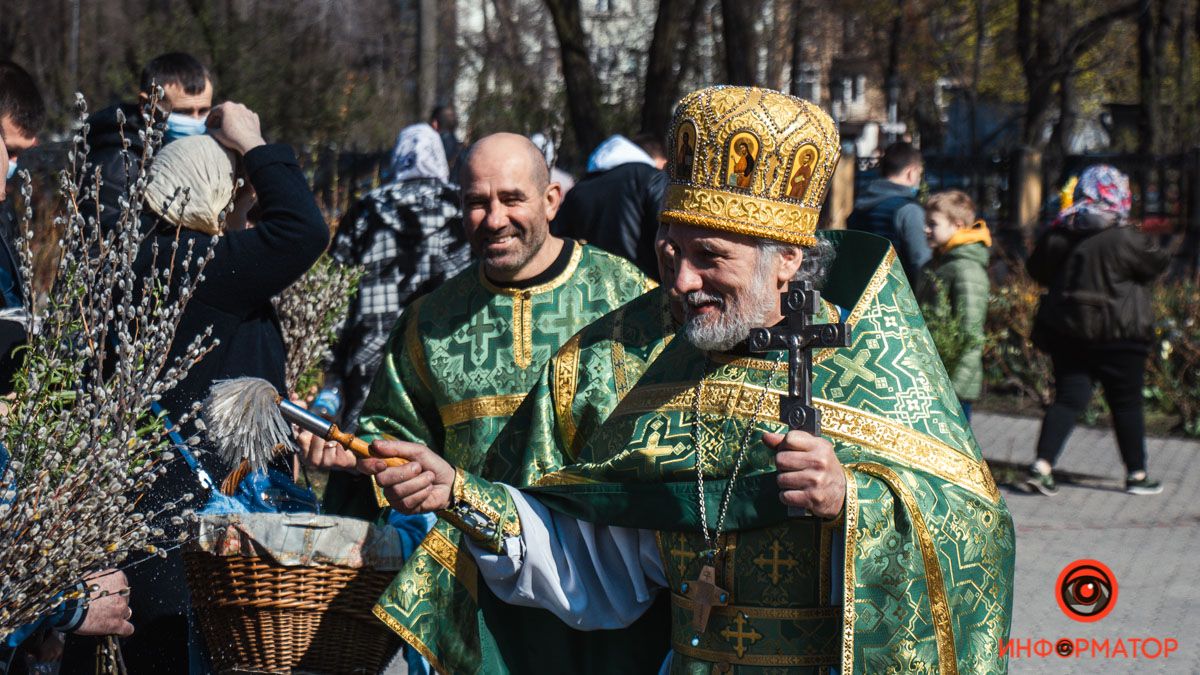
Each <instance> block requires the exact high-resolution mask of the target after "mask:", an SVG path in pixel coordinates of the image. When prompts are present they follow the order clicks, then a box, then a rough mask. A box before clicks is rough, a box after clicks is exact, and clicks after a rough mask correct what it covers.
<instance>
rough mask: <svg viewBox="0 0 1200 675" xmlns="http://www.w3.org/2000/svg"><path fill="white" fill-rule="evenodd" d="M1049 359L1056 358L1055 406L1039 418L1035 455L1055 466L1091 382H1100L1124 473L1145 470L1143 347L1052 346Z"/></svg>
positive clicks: (1089, 394)
mask: <svg viewBox="0 0 1200 675" xmlns="http://www.w3.org/2000/svg"><path fill="white" fill-rule="evenodd" d="M1050 359H1051V361H1053V362H1054V405H1052V406H1050V408H1049V409H1048V410H1047V411H1046V417H1045V419H1043V420H1042V433H1041V435H1040V436H1039V437H1038V445H1037V456H1038V459H1044V460H1046V461H1047V462H1049V463H1050V465H1051V466H1053V465H1054V462H1055V460H1057V459H1058V455H1059V454H1060V453H1061V452H1062V449H1063V445H1065V444H1066V442H1067V437H1068V436H1070V435H1071V430H1072V429H1074V428H1075V421H1076V420H1077V419H1078V418H1079V415H1080V414H1081V413H1083V411H1084V409H1085V408H1087V405H1088V402H1089V401H1090V400H1091V398H1092V384H1093V382H1095V381H1097V380H1098V381H1099V382H1100V386H1101V387H1103V388H1104V400H1105V401H1107V402H1108V407H1109V410H1111V411H1112V420H1113V430H1114V431H1115V432H1116V435H1117V447H1118V448H1120V450H1121V460H1122V461H1123V462H1125V470H1126V472H1127V473H1133V472H1134V471H1145V470H1146V422H1145V418H1144V417H1143V412H1142V384H1143V382H1144V381H1145V378H1146V351H1145V350H1144V349H1135V348H1128V349H1117V348H1100V347H1084V346H1076V347H1075V348H1073V349H1069V348H1063V349H1056V350H1053V351H1051V352H1050Z"/></svg>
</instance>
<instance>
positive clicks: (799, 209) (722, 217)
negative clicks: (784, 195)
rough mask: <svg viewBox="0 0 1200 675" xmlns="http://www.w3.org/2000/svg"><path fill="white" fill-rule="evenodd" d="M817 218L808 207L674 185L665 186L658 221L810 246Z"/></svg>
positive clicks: (813, 210)
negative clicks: (664, 195) (664, 196)
mask: <svg viewBox="0 0 1200 675" xmlns="http://www.w3.org/2000/svg"><path fill="white" fill-rule="evenodd" d="M820 216H821V212H820V210H818V209H814V208H812V207H808V206H800V205H799V204H788V203H785V202H780V201H776V200H774V199H763V198H761V197H753V196H750V195H742V194H736V193H733V192H726V191H725V190H714V189H712V188H697V187H690V186H687V185H680V184H678V183H676V184H673V185H670V186H668V187H667V195H666V199H665V200H664V201H663V210H662V212H661V213H660V214H659V216H658V218H659V220H661V221H664V222H669V223H670V222H674V223H679V224H681V225H692V226H696V227H705V228H710V229H716V230H723V231H726V232H733V233H734V234H741V235H746V236H749V237H763V238H766V239H772V240H774V241H782V242H784V243H788V244H796V245H799V246H812V245H814V244H816V243H817V239H816V236H815V234H814V233H815V232H816V231H817V220H818V218H820Z"/></svg>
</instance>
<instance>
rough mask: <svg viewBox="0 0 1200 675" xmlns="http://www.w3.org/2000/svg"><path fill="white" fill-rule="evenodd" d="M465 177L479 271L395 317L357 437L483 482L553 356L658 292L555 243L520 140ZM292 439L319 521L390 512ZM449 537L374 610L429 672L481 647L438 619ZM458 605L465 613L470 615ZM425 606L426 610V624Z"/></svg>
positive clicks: (484, 153)
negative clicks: (493, 451) (500, 440)
mask: <svg viewBox="0 0 1200 675" xmlns="http://www.w3.org/2000/svg"><path fill="white" fill-rule="evenodd" d="M461 178H462V200H463V223H464V226H465V228H466V234H467V238H468V240H469V241H470V243H471V250H472V252H473V253H474V256H475V258H476V261H475V262H474V263H473V264H472V265H470V266H469V267H467V268H466V269H465V270H464V271H463V272H461V273H459V274H458V275H457V276H455V277H453V278H452V279H450V280H449V281H447V282H446V283H445V284H443V285H442V286H441V287H439V288H437V289H436V290H434V291H432V292H431V293H429V294H428V295H426V296H425V297H423V298H421V299H420V300H417V301H416V302H415V303H414V304H412V305H410V306H409V307H408V309H407V310H405V312H404V313H403V314H402V315H401V316H400V319H399V321H398V322H397V323H396V326H395V328H393V329H392V333H391V336H390V337H389V339H388V344H387V346H386V347H385V349H384V359H383V363H382V364H381V365H380V368H379V371H378V372H377V373H376V375H375V379H374V381H373V383H372V385H371V391H370V393H369V394H368V395H367V400H366V402H365V403H364V404H363V409H362V412H361V414H360V416H359V420H358V430H359V435H360V436H362V437H363V438H364V439H366V440H368V441H371V440H374V439H377V438H396V439H400V440H405V441H412V442H415V443H421V444H423V445H427V446H429V447H430V448H432V449H434V450H435V451H436V452H438V453H439V454H441V455H442V456H443V457H445V458H446V459H447V460H449V461H450V462H451V463H452V464H454V465H455V466H461V467H463V468H464V470H467V471H481V470H483V460H484V456H485V453H486V452H487V449H488V447H489V446H490V445H491V443H492V440H493V439H495V437H496V435H497V434H498V433H499V432H500V430H501V429H502V428H504V425H505V424H506V423H507V422H508V419H509V417H510V416H511V415H512V414H513V412H515V411H516V409H517V407H518V406H519V405H520V403H521V401H522V400H523V399H524V398H525V395H526V394H527V393H528V392H529V390H530V389H531V388H532V387H533V385H534V384H535V383H536V382H537V380H538V376H539V375H540V372H541V370H542V367H543V366H544V365H545V364H546V361H547V360H549V358H550V356H551V355H552V354H554V353H555V352H557V351H558V349H559V348H560V347H561V346H562V345H563V344H564V343H565V342H566V341H567V340H568V339H569V338H571V336H572V335H574V334H575V333H576V332H577V331H578V330H579V329H581V328H583V327H584V326H586V325H587V324H589V323H591V322H592V321H593V320H595V319H597V318H599V317H601V316H603V315H604V314H607V313H608V312H610V311H612V310H614V309H616V308H617V307H619V306H621V305H623V304H625V303H626V302H628V301H629V300H632V299H634V298H636V297H638V296H639V295H641V294H642V293H644V292H646V291H648V290H649V289H650V288H652V287H653V282H652V281H649V280H648V279H647V278H646V277H645V275H643V274H642V273H641V272H639V271H638V270H637V268H636V267H634V266H633V265H632V264H630V263H629V262H627V261H626V260H624V259H622V258H618V257H616V256H613V255H610V254H608V253H605V252H604V251H601V250H599V249H597V248H593V247H591V246H585V245H583V244H580V243H578V242H575V241H573V240H571V239H560V238H558V237H553V236H551V235H550V221H551V220H552V219H553V218H554V214H555V213H556V212H557V211H558V206H559V203H560V201H561V198H562V190H561V188H560V187H559V185H558V184H557V183H553V182H551V181H550V175H549V171H548V169H547V168H546V161H545V159H544V158H543V157H542V154H541V152H539V151H538V149H537V148H536V147H535V146H534V145H533V143H531V142H530V141H529V139H527V138H525V137H524V136H520V135H517V134H495V135H492V136H487V137H485V138H483V139H481V140H479V141H478V142H477V143H475V145H474V146H472V147H471V149H470V150H469V151H468V152H467V154H466V156H465V157H464V158H463V169H462V177H461ZM300 442H301V445H302V446H303V447H304V448H305V459H306V460H307V461H308V463H309V464H310V465H313V466H316V467H320V468H326V469H333V470H335V472H334V475H333V476H332V477H331V479H330V486H329V489H328V490H327V493H326V499H325V506H326V509H327V511H328V512H330V513H338V514H341V515H351V516H357V517H360V518H367V519H375V518H377V517H379V516H380V515H381V513H382V507H383V506H386V502H383V501H382V500H381V498H380V497H379V496H378V495H377V492H376V491H375V490H374V489H373V486H372V483H371V479H370V478H367V477H364V476H362V475H361V474H359V473H358V472H357V470H356V468H355V461H354V457H353V455H351V454H350V453H349V452H347V451H345V450H343V449H341V448H340V447H339V446H337V445H336V444H325V443H324V442H322V441H321V440H320V439H315V438H313V437H312V436H311V435H309V434H302V435H301V437H300ZM388 517H389V518H390V519H391V520H392V521H393V523H394V524H398V525H400V526H401V527H402V531H406V532H409V533H411V532H413V530H414V527H413V525H414V524H413V522H412V521H407V522H406V521H403V520H402V517H400V516H398V515H397V514H394V513H392V514H388ZM417 518H420V517H417ZM420 522H421V524H425V522H426V521H423V520H422V521H420ZM429 522H432V519H430V521H429ZM426 527H427V525H426ZM423 532H424V530H421V533H423ZM458 536H459V535H458V533H457V531H456V530H454V529H453V528H451V527H448V526H447V527H445V530H444V531H442V530H441V529H440V528H439V530H437V531H435V532H433V533H431V534H430V535H429V537H428V538H426V539H425V540H424V542H423V543H422V544H421V546H420V547H419V548H417V550H416V551H415V552H414V553H413V555H412V557H411V558H410V560H409V562H408V567H407V568H406V572H402V573H401V575H402V576H404V575H405V574H406V573H407V572H409V571H412V570H414V569H417V570H422V572H423V573H427V572H429V571H432V579H431V580H430V581H429V583H422V584H420V588H419V589H418V590H416V591H415V592H408V593H406V597H405V598H404V600H403V602H404V604H405V605H406V607H404V608H402V609H399V610H397V611H394V612H384V611H382V610H379V611H377V614H380V615H381V618H383V619H384V621H385V622H387V623H388V624H389V625H390V626H392V628H393V629H395V630H396V632H397V633H399V634H400V635H401V637H403V638H404V639H405V640H406V641H408V642H409V643H410V645H412V646H413V647H414V649H415V650H416V651H417V652H419V653H421V654H423V655H426V656H429V655H434V660H435V662H441V661H443V660H444V658H449V657H441V656H439V655H437V654H435V653H434V651H431V646H432V647H433V648H434V649H437V650H441V649H443V648H445V646H446V645H447V644H461V645H462V646H463V649H464V650H468V651H469V650H471V649H474V651H475V653H478V644H479V643H478V639H477V638H476V637H474V636H472V635H466V634H461V633H459V631H460V629H461V630H463V631H471V630H473V625H474V624H473V623H471V626H470V627H468V628H462V626H464V625H466V624H467V622H463V623H461V624H459V625H458V626H451V625H450V624H452V623H454V622H453V621H451V619H450V617H449V616H447V611H446V609H445V607H446V603H447V602H451V603H452V604H455V600H456V599H458V598H459V596H460V595H461V598H466V599H469V595H467V594H466V591H465V589H464V587H463V586H461V585H459V584H456V582H455V578H454V572H455V570H454V569H453V565H454V562H453V561H454V556H452V555H449V554H448V553H447V551H454V550H456V548H457V542H458ZM396 601H397V602H401V600H400V599H399V598H397V599H396ZM385 606H387V605H385ZM455 606H456V607H458V608H459V609H461V610H462V611H464V612H467V611H472V612H473V611H474V609H473V605H471V606H469V607H468V606H465V605H462V604H455ZM426 607H427V608H431V611H429V612H425V613H423V612H422V608H426ZM434 607H437V608H438V609H437V611H436V612H435V611H432V608H434ZM398 616H400V617H403V623H402V622H401V621H402V620H401V619H398V618H396V617H398ZM385 617H386V618H385ZM447 630H449V631H450V633H451V634H450V635H447V634H446V631H447ZM434 635H436V637H433V636H434ZM427 642H429V643H430V644H427ZM434 642H435V643H436V644H432V643H434ZM472 644H473V645H474V647H473V648H472V646H471V645H472ZM458 651H459V653H460V654H467V652H463V651H462V650H458Z"/></svg>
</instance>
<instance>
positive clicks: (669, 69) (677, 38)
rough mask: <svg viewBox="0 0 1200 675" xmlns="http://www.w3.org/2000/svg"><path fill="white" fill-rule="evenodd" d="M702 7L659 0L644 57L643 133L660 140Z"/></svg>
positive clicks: (690, 1) (696, 0)
mask: <svg viewBox="0 0 1200 675" xmlns="http://www.w3.org/2000/svg"><path fill="white" fill-rule="evenodd" d="M703 6H704V2H703V0H659V3H658V13H657V16H656V17H655V20H654V37H653V38H652V39H651V41H650V51H649V52H648V53H647V58H646V82H645V85H644V90H643V95H642V133H647V134H653V135H654V136H656V137H659V138H662V137H663V136H666V134H667V127H668V126H669V125H670V123H671V113H672V108H673V106H674V105H675V101H676V100H678V99H679V94H680V86H681V81H682V79H683V76H684V74H685V73H684V71H685V68H686V65H687V59H686V58H685V56H686V50H687V47H688V46H689V45H691V44H692V43H693V42H694V40H695V35H696V27H697V25H698V24H699V23H700V14H701V11H702V10H703Z"/></svg>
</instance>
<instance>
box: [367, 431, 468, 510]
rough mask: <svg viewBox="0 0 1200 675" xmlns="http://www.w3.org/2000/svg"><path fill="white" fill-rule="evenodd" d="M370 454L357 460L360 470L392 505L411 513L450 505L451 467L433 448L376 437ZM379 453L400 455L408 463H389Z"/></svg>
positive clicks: (440, 508)
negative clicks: (373, 481)
mask: <svg viewBox="0 0 1200 675" xmlns="http://www.w3.org/2000/svg"><path fill="white" fill-rule="evenodd" d="M371 455H372V457H371V458H370V459H364V460H362V461H360V462H359V463H358V468H359V471H362V472H363V473H365V474H367V475H368V476H375V482H376V483H378V484H379V487H380V489H382V490H383V496H384V498H386V499H387V500H388V504H391V506H392V508H393V509H396V510H397V511H399V512H400V513H404V514H407V515H412V514H416V513H429V512H431V511H440V510H442V509H447V508H450V497H451V494H452V493H451V490H452V489H453V487H454V467H453V466H450V463H449V462H447V461H446V460H444V459H442V458H441V456H440V455H438V454H437V453H436V452H434V451H432V450H430V449H429V448H427V447H425V446H423V445H420V444H418V443H406V442H404V441H375V442H373V443H371ZM380 457H399V458H401V459H406V460H408V463H407V464H404V465H402V466H388V465H387V464H386V463H384V461H383V460H382V459H378V458H380Z"/></svg>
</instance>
